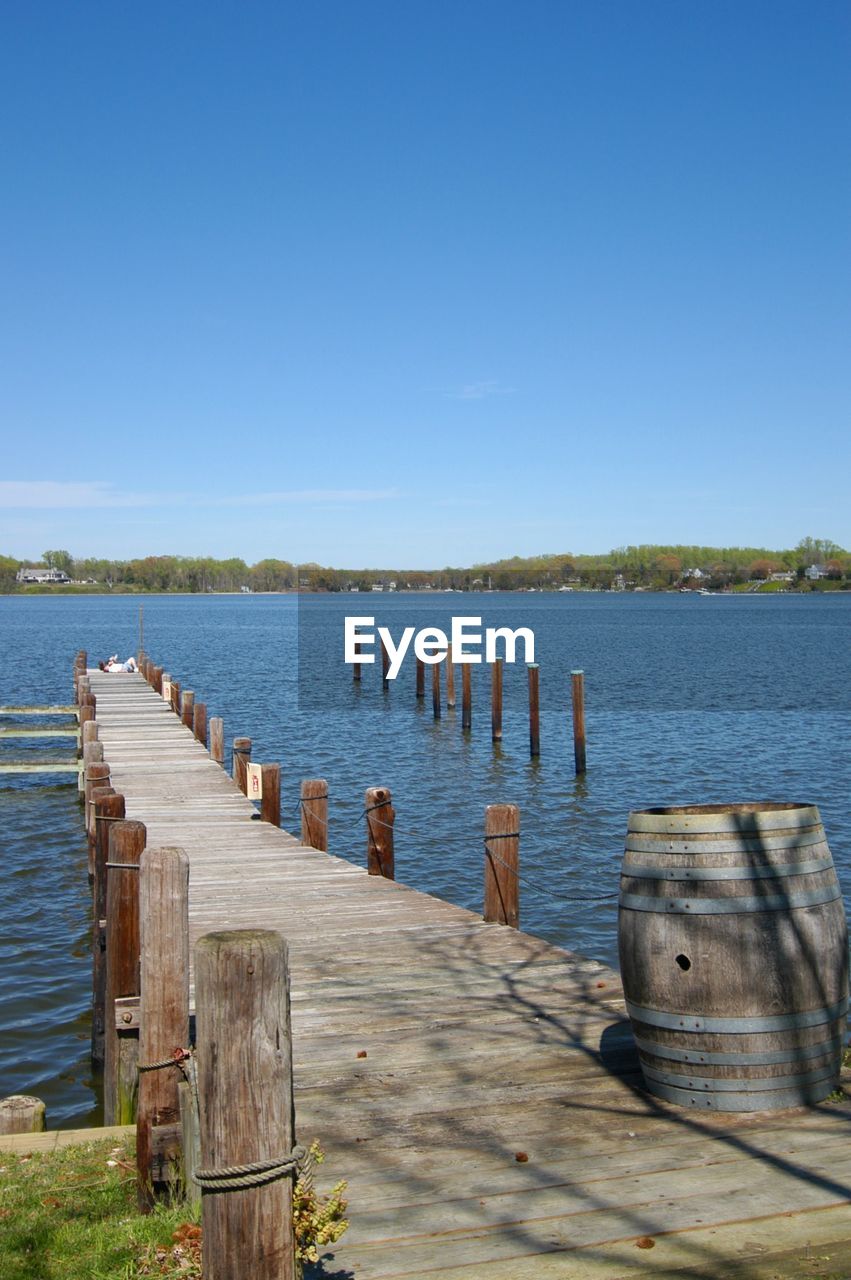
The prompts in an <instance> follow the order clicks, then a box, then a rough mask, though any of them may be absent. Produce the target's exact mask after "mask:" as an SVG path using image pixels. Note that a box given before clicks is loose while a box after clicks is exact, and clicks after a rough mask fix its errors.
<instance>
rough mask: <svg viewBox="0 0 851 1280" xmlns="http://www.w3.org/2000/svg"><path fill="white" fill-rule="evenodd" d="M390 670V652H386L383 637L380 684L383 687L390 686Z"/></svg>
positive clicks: (387, 687)
mask: <svg viewBox="0 0 851 1280" xmlns="http://www.w3.org/2000/svg"><path fill="white" fill-rule="evenodd" d="M389 670H390V654H389V653H388V652H387V645H386V644H385V643H384V639H383V638H382V639H381V684H382V687H383V688H384V689H389V688H390V678H389V676H388V674H387V673H388V671H389Z"/></svg>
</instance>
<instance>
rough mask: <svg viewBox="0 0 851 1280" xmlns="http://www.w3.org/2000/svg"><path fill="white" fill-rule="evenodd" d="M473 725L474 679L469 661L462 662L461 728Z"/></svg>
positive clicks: (469, 727) (468, 727) (470, 727)
mask: <svg viewBox="0 0 851 1280" xmlns="http://www.w3.org/2000/svg"><path fill="white" fill-rule="evenodd" d="M472 727H473V680H472V676H471V674H470V664H469V662H464V663H462V664H461V728H462V729H468V730H469V729H472Z"/></svg>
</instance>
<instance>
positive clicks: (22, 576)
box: [15, 569, 71, 583]
mask: <svg viewBox="0 0 851 1280" xmlns="http://www.w3.org/2000/svg"><path fill="white" fill-rule="evenodd" d="M15 580H16V581H17V582H59V583H65V582H70V581H71V579H70V578H69V577H68V574H67V573H65V572H64V571H63V570H62V569H19V570H18V572H17V573H16V574H15Z"/></svg>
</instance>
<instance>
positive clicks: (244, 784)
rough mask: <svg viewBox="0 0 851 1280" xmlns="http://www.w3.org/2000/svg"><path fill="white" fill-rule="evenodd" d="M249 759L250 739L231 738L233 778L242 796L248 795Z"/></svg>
mask: <svg viewBox="0 0 851 1280" xmlns="http://www.w3.org/2000/svg"><path fill="white" fill-rule="evenodd" d="M250 760H251V739H250V738H234V740H233V780H234V782H235V783H236V785H237V786H238V787H239V789H240V791H241V792H242V794H243V795H244V796H247V795H248V763H249V761H250Z"/></svg>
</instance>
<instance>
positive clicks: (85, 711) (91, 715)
mask: <svg viewBox="0 0 851 1280" xmlns="http://www.w3.org/2000/svg"><path fill="white" fill-rule="evenodd" d="M77 723H78V724H79V726H80V735H81V738H80V740H81V742H83V743H85V742H88V741H91V739H89V738H85V737H83V736H82V735H83V731H84V729H85V727H86V725H87V724H96V723H97V721H96V720H95V709H94V707H88V706H87V707H80V710H79V711H78V712H77ZM95 736H97V735H95Z"/></svg>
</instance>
